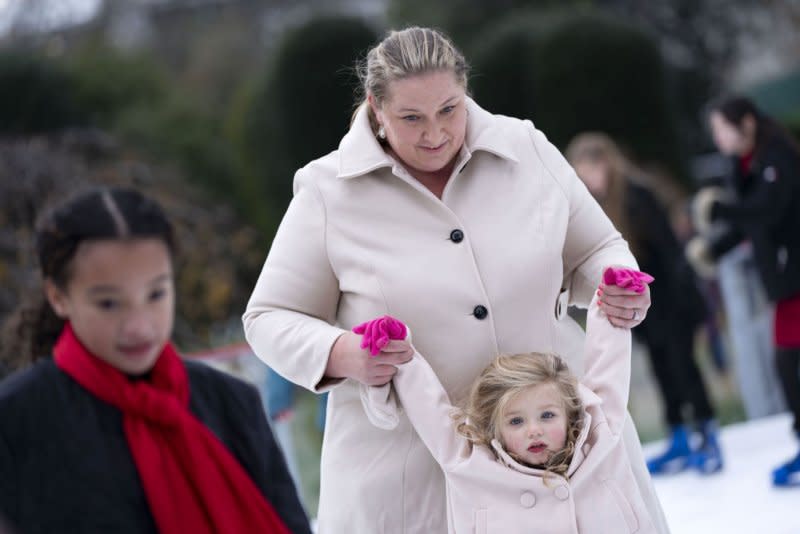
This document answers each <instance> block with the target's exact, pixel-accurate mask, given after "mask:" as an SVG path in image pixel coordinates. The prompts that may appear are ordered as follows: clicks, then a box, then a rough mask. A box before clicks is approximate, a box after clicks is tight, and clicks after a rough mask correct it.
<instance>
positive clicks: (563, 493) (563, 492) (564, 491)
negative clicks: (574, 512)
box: [554, 486, 569, 501]
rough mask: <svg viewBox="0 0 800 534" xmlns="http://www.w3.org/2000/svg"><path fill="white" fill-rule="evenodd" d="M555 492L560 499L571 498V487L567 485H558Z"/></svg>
mask: <svg viewBox="0 0 800 534" xmlns="http://www.w3.org/2000/svg"><path fill="white" fill-rule="evenodd" d="M554 493H555V494H556V498H557V499H558V500H560V501H566V500H567V499H569V488H568V487H566V486H559V487H557V488H556V490H555V492H554Z"/></svg>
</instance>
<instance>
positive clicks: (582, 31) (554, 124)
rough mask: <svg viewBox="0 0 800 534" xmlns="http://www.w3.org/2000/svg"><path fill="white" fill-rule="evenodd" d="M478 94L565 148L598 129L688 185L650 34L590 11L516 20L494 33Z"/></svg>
mask: <svg viewBox="0 0 800 534" xmlns="http://www.w3.org/2000/svg"><path fill="white" fill-rule="evenodd" d="M478 42H481V43H484V44H483V45H482V46H481V48H480V49H479V50H478V51H477V52H476V53H475V55H474V61H473V70H474V76H473V81H472V87H473V92H474V94H475V96H476V99H477V100H478V102H479V103H481V104H482V105H484V106H485V107H487V108H488V109H489V110H490V111H493V112H500V113H504V114H508V115H513V116H517V117H521V118H528V119H531V120H533V121H534V123H535V124H536V126H537V127H538V128H540V129H541V130H543V131H544V132H545V133H546V134H547V136H548V138H549V139H550V140H551V141H552V142H553V143H554V144H556V145H557V146H559V147H560V148H564V146H565V145H566V144H567V143H568V142H569V141H570V139H571V138H572V137H573V136H575V135H576V134H578V133H580V132H582V131H586V130H599V131H604V132H606V133H608V134H610V135H611V136H612V137H614V138H615V139H617V140H618V141H619V142H620V143H621V144H622V145H623V146H626V147H628V148H629V149H630V150H631V151H632V152H633V154H635V155H636V156H637V159H639V160H641V161H642V162H644V163H655V164H659V165H661V166H663V167H665V168H666V169H667V170H669V171H671V173H672V174H673V175H675V176H678V177H681V178H682V179H685V177H686V173H685V159H684V158H685V156H684V149H683V147H682V145H681V144H680V142H679V140H678V135H677V130H676V122H675V116H674V112H673V109H672V104H671V101H670V98H669V93H668V84H667V78H666V76H665V72H666V71H665V69H666V67H665V64H664V61H663V59H662V57H661V55H660V52H659V50H658V48H657V46H656V44H655V43H654V42H653V41H652V40H651V39H650V38H649V37H647V36H646V35H645V34H644V33H642V32H640V31H637V30H635V29H633V28H631V27H630V26H627V25H623V24H621V23H619V22H618V21H616V20H614V19H612V18H610V17H607V16H603V15H600V14H597V13H594V12H591V11H585V12H577V13H576V12H560V13H559V12H550V13H547V14H528V15H525V16H521V15H520V14H515V15H514V16H513V17H512V18H510V19H509V20H505V21H502V22H500V23H498V25H496V26H493V27H491V28H488V29H487V30H486V33H485V34H484V35H483V36H482V37H480V38H479V41H478Z"/></svg>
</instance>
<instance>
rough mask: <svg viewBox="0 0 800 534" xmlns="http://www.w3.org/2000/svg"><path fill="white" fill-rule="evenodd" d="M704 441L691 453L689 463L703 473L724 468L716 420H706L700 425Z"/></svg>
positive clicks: (714, 471)
mask: <svg viewBox="0 0 800 534" xmlns="http://www.w3.org/2000/svg"><path fill="white" fill-rule="evenodd" d="M700 432H701V433H702V435H703V442H702V444H701V445H700V447H699V448H698V449H697V450H696V451H694V452H692V453H691V454H690V455H689V465H690V466H691V467H693V468H694V469H697V471H699V472H700V473H701V474H703V475H711V474H713V473H718V472H720V471H721V470H722V466H723V463H722V451H721V450H720V447H719V439H718V438H717V435H718V427H717V423H716V421H713V420H711V421H705V422H703V423H702V424H701V425H700Z"/></svg>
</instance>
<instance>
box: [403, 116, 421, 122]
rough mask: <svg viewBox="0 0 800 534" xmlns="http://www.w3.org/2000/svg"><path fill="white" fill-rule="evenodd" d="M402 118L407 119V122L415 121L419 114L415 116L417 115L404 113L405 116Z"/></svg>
mask: <svg viewBox="0 0 800 534" xmlns="http://www.w3.org/2000/svg"><path fill="white" fill-rule="evenodd" d="M403 120H404V121H408V122H416V121H418V120H419V116H417V115H406V116H405V117H403Z"/></svg>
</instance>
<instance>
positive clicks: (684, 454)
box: [647, 426, 691, 475]
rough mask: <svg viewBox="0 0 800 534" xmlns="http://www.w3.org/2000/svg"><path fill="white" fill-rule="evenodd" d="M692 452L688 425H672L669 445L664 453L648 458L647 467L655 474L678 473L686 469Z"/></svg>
mask: <svg viewBox="0 0 800 534" xmlns="http://www.w3.org/2000/svg"><path fill="white" fill-rule="evenodd" d="M690 454H691V450H690V449H689V434H688V433H687V432H686V427H684V426H675V427H672V430H671V432H670V439H669V447H668V448H667V450H666V451H665V452H664V453H663V454H660V455H659V456H656V457H655V458H651V459H650V460H648V461H647V469H648V470H649V471H650V473H651V474H653V475H663V474H669V473H678V472H680V471H683V470H684V469H686V466H687V463H688V460H689V455H690Z"/></svg>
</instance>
